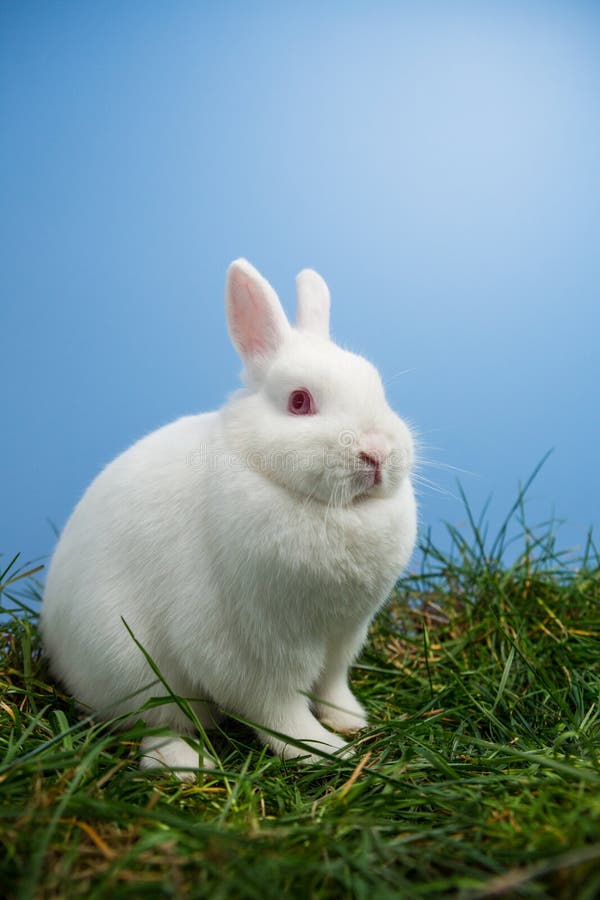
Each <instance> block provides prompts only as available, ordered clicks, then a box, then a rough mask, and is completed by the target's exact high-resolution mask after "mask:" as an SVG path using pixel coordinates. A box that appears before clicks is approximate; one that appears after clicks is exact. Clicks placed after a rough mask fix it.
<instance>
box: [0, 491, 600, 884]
mask: <svg viewBox="0 0 600 900" xmlns="http://www.w3.org/2000/svg"><path fill="white" fill-rule="evenodd" d="M523 507H524V502H523V497H522V495H519V498H518V501H517V503H516V504H515V506H514V508H513V510H512V511H511V515H510V516H509V519H508V520H507V522H506V524H505V526H504V527H503V528H502V529H501V530H500V532H499V534H498V535H497V536H496V537H495V538H494V539H487V538H486V536H485V534H484V529H483V528H482V527H480V526H479V525H478V524H477V523H476V522H475V521H474V520H473V517H472V515H471V513H470V511H469V509H468V507H467V517H468V518H469V520H470V530H469V535H468V537H465V536H464V535H463V532H462V531H459V530H453V529H450V532H451V536H452V539H453V548H452V551H451V553H450V554H443V553H441V552H440V551H439V550H437V549H436V548H435V547H433V546H432V545H431V543H428V544H427V547H426V554H425V563H424V566H423V569H422V572H421V573H420V574H418V575H411V576H410V577H408V578H405V579H404V580H403V581H402V582H401V583H400V584H399V585H398V588H397V591H396V594H395V596H394V598H393V599H392V602H391V604H390V605H389V607H388V608H387V610H386V611H385V612H384V613H383V614H382V615H381V616H379V618H378V620H377V622H376V624H375V625H374V627H373V629H372V633H371V638H370V642H369V645H368V647H367V649H366V651H365V652H364V654H363V656H362V658H361V661H360V664H359V665H357V666H356V667H355V669H354V672H353V683H354V687H355V689H356V691H357V693H358V695H359V696H360V697H361V698H362V699H363V700H364V701H365V703H366V705H367V707H368V709H369V711H370V716H371V721H372V726H371V727H370V729H369V730H368V731H366V732H364V733H362V734H361V735H359V736H358V738H357V739H356V742H355V743H356V755H355V756H354V757H353V758H352V759H350V760H346V761H338V762H334V763H332V764H330V765H328V766H302V765H300V764H298V763H293V764H292V763H283V762H282V761H281V760H279V759H275V758H273V757H272V756H271V755H269V754H268V753H267V752H266V751H265V750H263V749H262V748H261V746H260V745H259V743H258V741H257V739H256V738H255V737H254V735H253V733H252V732H251V731H250V730H249V729H247V728H246V727H244V726H243V725H242V724H240V723H235V722H228V723H227V724H226V727H225V733H223V734H217V735H216V737H215V738H214V742H215V745H216V748H217V750H218V752H219V754H220V759H221V763H222V769H221V770H217V771H212V772H208V773H204V774H203V775H202V776H201V777H200V779H199V781H198V783H197V784H195V785H183V784H181V783H179V782H177V781H175V780H174V779H173V778H171V777H169V776H168V775H166V774H163V775H156V774H154V775H148V774H142V773H141V772H140V771H139V770H138V769H137V765H136V745H137V741H138V736H139V731H136V729H133V730H131V731H129V732H115V731H111V730H110V728H108V727H107V726H106V725H100V724H94V723H91V722H90V721H80V720H79V719H78V717H77V714H76V712H75V709H74V706H73V704H72V702H71V700H70V699H69V698H68V697H66V696H65V695H64V694H63V693H62V692H61V690H60V689H59V688H58V687H57V686H56V685H54V684H53V683H52V681H51V680H50V679H49V677H48V674H47V669H46V665H45V662H44V659H43V657H42V656H41V653H40V646H39V636H38V631H37V613H36V612H35V609H37V606H36V604H35V603H33V602H31V598H35V597H36V596H39V591H40V585H39V583H38V582H37V580H36V579H37V577H38V573H33V574H31V575H28V574H27V572H26V571H25V570H21V571H20V572H19V571H18V569H17V563H16V562H15V563H13V564H12V566H10V567H9V568H8V570H7V571H6V572H5V573H4V574H3V575H2V577H1V578H0V582H1V590H2V593H3V602H4V604H5V608H7V609H8V608H10V609H12V610H13V612H12V614H11V616H10V617H6V616H5V618H4V624H3V625H2V626H0V631H1V639H2V649H1V656H0V659H1V660H2V662H1V665H0V684H1V701H0V716H1V728H0V845H1V847H2V850H1V851H0V885H2V887H3V891H4V894H6V895H8V896H12V897H19V898H28V897H69V898H70V897H79V896H85V897H91V898H94V897H135V898H138V897H169V896H185V897H188V896H189V897H206V896H209V897H215V898H230V897H248V898H260V900H265V898H271V897H273V898H281V897H284V896H289V897H315V898H339V897H353V898H354V897H356V898H368V900H375V898H386V897H390V898H392V897H440V896H458V897H464V898H476V897H496V896H510V897H536V898H544V897H565V898H567V897H568V898H573V897H580V898H590V900H592V898H594V897H596V896H598V895H599V894H600V711H599V700H600V696H599V692H600V652H599V647H600V642H599V638H600V560H599V558H598V554H597V552H596V551H595V548H594V546H593V544H592V543H591V541H590V542H588V545H587V548H586V549H585V551H584V552H583V553H581V554H580V555H579V558H578V559H573V558H572V556H569V555H568V554H561V553H559V552H557V550H556V541H555V536H554V532H553V527H552V526H546V527H543V528H541V529H538V530H536V531H535V532H530V531H529V530H528V529H527V528H526V526H525V525H524V523H523V515H522V513H523ZM515 531H517V532H518V531H520V537H519V538H518V542H517V544H516V545H515V544H513V545H512V555H511V554H510V552H507V549H506V548H507V546H508V541H509V538H510V535H511V534H512V533H513V532H515ZM508 556H510V558H511V559H514V560H515V561H514V562H513V563H512V564H510V565H509V564H508V563H506V562H503V560H505V559H506V558H507V557H508ZM0 568H1V567H0ZM19 576H20V578H19ZM24 598H25V601H24ZM15 601H17V606H16V607H15Z"/></svg>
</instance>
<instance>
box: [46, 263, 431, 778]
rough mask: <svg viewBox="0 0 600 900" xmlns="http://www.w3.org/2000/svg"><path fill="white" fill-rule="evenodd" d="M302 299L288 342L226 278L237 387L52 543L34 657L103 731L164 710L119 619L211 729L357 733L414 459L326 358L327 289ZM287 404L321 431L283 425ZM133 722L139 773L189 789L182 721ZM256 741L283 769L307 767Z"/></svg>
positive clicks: (345, 366)
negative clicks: (139, 728) (311, 410)
mask: <svg viewBox="0 0 600 900" xmlns="http://www.w3.org/2000/svg"><path fill="white" fill-rule="evenodd" d="M297 287H298V327H297V328H292V327H291V326H290V325H289V323H288V321H287V319H286V317H285V314H284V312H283V310H282V308H281V305H280V303H279V300H278V298H277V296H276V294H275V292H274V291H273V289H272V287H271V286H270V285H269V284H268V283H267V282H266V281H265V280H264V279H263V278H262V277H261V276H260V275H259V273H258V272H256V270H255V269H253V268H252V266H251V265H250V264H249V263H247V262H246V261H245V260H237V261H236V262H234V263H232V264H231V266H230V268H229V272H228V277H227V288H226V308H227V321H228V326H229V332H230V335H231V338H232V341H233V343H234V345H235V346H236V348H237V350H238V352H239V353H240V356H241V358H242V360H243V362H244V366H245V374H244V380H245V383H246V388H245V389H242V390H240V391H238V392H237V393H236V394H234V395H233V397H232V398H231V399H230V401H229V402H228V403H227V404H226V405H225V406H224V407H223V408H222V409H220V410H219V411H217V412H211V413H205V414H203V415H196V416H189V417H186V418H182V419H179V420H178V421H176V422H173V423H172V424H170V425H167V426H166V427H164V428H161V429H159V430H158V431H156V432H154V433H153V434H150V435H149V436H148V437H145V438H143V439H142V440H141V441H139V442H138V443H136V444H134V445H133V446H132V447H130V448H129V449H128V450H127V451H126V452H125V453H123V454H122V455H121V456H119V457H118V458H117V459H115V460H114V461H113V462H112V463H111V464H110V465H108V466H107V467H106V468H105V469H104V471H103V472H101V473H100V475H98V477H97V478H96V479H95V481H94V482H93V483H92V484H91V485H90V487H89V488H88V490H87V491H86V493H85V494H84V496H83V498H82V499H81V501H80V502H79V504H78V505H77V507H76V508H75V510H74V512H73V514H72V516H71V518H70V519H69V521H68V523H67V525H66V527H65V529H64V532H63V534H62V536H61V538H60V541H59V543H58V546H57V548H56V551H55V553H54V556H53V559H52V563H51V566H50V570H49V573H48V579H47V584H46V591H45V596H44V603H43V608H42V631H43V638H44V643H45V647H46V650H47V653H48V655H49V657H50V660H51V664H52V667H53V670H54V672H55V674H56V676H57V677H58V678H59V679H60V680H61V681H62V682H63V683H64V684H65V685H66V687H67V688H68V689H69V690H70V691H71V692H72V693H73V694H74V695H75V697H76V698H77V699H78V701H79V702H80V703H82V704H83V705H85V706H87V707H88V708H91V709H92V710H93V711H94V712H95V713H96V714H97V715H98V716H104V717H112V716H115V715H118V714H127V713H130V712H133V711H134V710H135V709H136V708H137V707H138V706H139V705H140V704H141V703H143V702H144V701H145V700H147V699H149V698H150V697H152V696H157V695H161V694H164V693H165V691H164V688H162V686H161V685H160V684H158V685H157V684H154V685H153V686H151V687H148V685H149V684H150V683H151V682H153V681H155V676H154V675H153V673H152V671H151V669H150V667H149V666H148V663H147V662H146V660H145V658H144V655H143V654H142V653H141V651H140V650H139V648H138V647H137V646H136V644H135V643H134V642H133V641H132V638H131V636H130V634H129V632H128V631H127V629H126V628H125V626H124V625H123V621H122V619H125V621H126V622H127V624H128V626H129V628H130V629H131V630H132V631H133V633H134V635H135V637H136V639H137V640H138V641H139V642H140V643H141V644H142V645H143V647H144V648H145V649H146V650H147V652H148V653H149V654H150V655H151V657H152V658H153V659H154V660H155V662H156V663H157V664H158V666H159V667H160V670H161V672H162V674H163V676H164V678H165V679H166V681H167V683H168V684H169V685H170V687H171V689H172V690H173V691H174V692H175V693H177V694H179V695H181V696H184V697H187V698H197V699H195V700H194V701H193V706H194V708H195V711H196V713H197V715H198V718H199V720H200V721H201V722H202V724H203V725H205V726H206V727H210V726H211V724H214V721H215V719H216V718H217V717H218V716H219V714H220V713H222V712H228V711H230V712H233V713H237V714H239V715H241V716H243V717H244V718H246V719H248V720H250V721H252V722H254V723H256V724H257V725H258V726H264V727H265V728H266V729H269V731H276V732H280V733H282V734H283V735H287V736H289V737H290V738H292V739H293V740H295V741H302V742H304V743H305V744H306V745H308V747H313V748H315V749H316V750H321V751H325V752H328V753H331V752H335V751H339V750H342V748H343V747H344V746H345V743H344V741H343V739H342V738H341V737H339V735H338V734H336V733H333V732H332V731H329V730H328V729H327V728H325V727H324V725H328V726H329V727H330V728H332V729H334V731H336V732H352V731H356V730H358V729H360V728H361V727H363V726H364V725H365V724H366V718H365V713H364V710H363V708H362V706H361V705H360V703H359V702H358V701H357V700H356V698H355V697H354V695H353V694H352V693H351V691H350V689H349V687H348V666H349V665H350V664H351V663H352V661H353V660H354V659H355V657H356V655H357V653H358V652H359V650H360V647H361V645H362V644H363V642H364V640H365V636H366V633H367V628H368V626H369V623H370V621H371V619H372V618H373V616H374V615H375V613H376V611H377V610H378V609H379V608H380V607H381V605H382V604H383V603H384V601H385V599H386V597H387V596H388V594H389V592H390V590H391V588H392V587H393V585H394V583H395V581H396V579H397V577H398V575H399V573H400V572H401V570H402V569H403V568H404V566H405V565H406V563H407V561H408V559H409V557H410V554H411V552H412V549H413V545H414V541H415V531H416V515H415V502H414V497H413V491H412V487H411V482H410V471H411V466H412V462H413V442H412V438H411V434H410V431H409V429H408V428H407V426H406V425H405V424H404V422H403V421H402V420H401V419H399V418H398V417H397V416H396V415H395V413H394V412H393V411H392V410H391V409H390V407H389V406H388V404H387V402H386V399H385V396H384V391H383V387H382V384H381V380H380V378H379V376H378V374H377V372H376V370H375V369H374V368H373V366H372V365H371V364H370V363H368V362H367V361H366V360H365V359H363V358H361V357H359V356H356V355H354V354H352V353H349V352H347V351H345V350H342V349H340V348H339V347H338V346H336V345H335V344H333V343H331V342H330V340H329V338H328V316H329V292H328V290H327V287H326V285H325V283H324V281H323V280H322V278H321V277H320V276H319V275H317V274H316V273H315V272H312V271H308V270H307V271H305V272H302V273H301V274H300V275H299V276H298V279H297ZM299 388H302V389H306V390H308V391H310V393H311V394H312V397H313V399H314V404H315V409H316V412H315V414H314V415H301V416H298V415H291V414H290V413H289V412H288V410H287V402H288V397H289V395H290V392H291V391H293V390H296V389H299ZM373 460H375V461H376V463H377V466H378V467H379V470H378V471H379V472H380V475H381V480H380V482H379V483H377V480H376V479H375V476H374V465H375V463H374V462H373ZM307 694H309V695H312V696H313V697H316V698H318V699H317V700H316V701H314V700H313V701H310V700H309V699H308V697H307ZM133 695H135V696H133ZM144 719H145V721H146V723H147V724H148V726H157V725H161V726H167V727H168V729H169V736H167V737H163V738H160V739H157V738H156V737H147V738H145V739H144V741H143V742H142V761H141V765H142V767H145V766H167V767H169V768H171V769H173V770H174V771H177V772H179V774H180V775H181V777H185V773H184V772H183V771H181V770H184V769H187V768H189V767H190V766H196V765H197V764H198V757H197V753H196V751H194V750H193V749H192V748H191V747H190V745H189V744H188V743H187V742H186V741H185V740H184V739H183V738H184V737H185V736H186V735H190V734H192V733H193V726H192V724H191V722H190V721H189V720H188V719H187V718H186V717H185V715H184V714H183V713H182V712H181V711H180V709H179V708H178V707H177V706H176V705H175V704H174V703H168V704H163V705H161V706H158V707H155V708H154V709H149V710H147V711H145V712H144ZM257 730H258V734H259V736H260V737H261V739H262V740H263V741H265V742H266V743H267V744H268V745H269V746H270V747H272V749H273V750H274V751H275V752H277V753H279V754H281V755H282V756H284V757H294V756H298V755H302V754H303V753H304V754H306V753H307V752H308V751H307V750H302V749H300V748H298V747H297V746H295V745H293V744H291V743H287V742H286V741H285V740H284V739H280V738H278V737H274V736H273V735H271V734H269V733H268V732H266V731H261V730H260V727H259V728H258V729H257ZM308 758H309V759H311V758H313V757H311V756H309V757H308ZM314 758H315V759H318V758H321V757H319V756H318V755H317V754H314ZM210 762H211V761H210V759H209V758H205V760H204V764H205V765H210Z"/></svg>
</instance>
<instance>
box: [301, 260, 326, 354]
mask: <svg viewBox="0 0 600 900" xmlns="http://www.w3.org/2000/svg"><path fill="white" fill-rule="evenodd" d="M296 292H297V294H298V304H297V312H296V327H297V328H298V329H299V330H300V331H308V332H310V333H311V334H318V335H319V336H320V337H324V338H328V337H329V288H328V287H327V285H326V284H325V281H324V280H323V279H322V278H321V276H320V275H319V273H318V272H315V271H314V270H313V269H303V270H302V272H300V274H299V275H297V276H296Z"/></svg>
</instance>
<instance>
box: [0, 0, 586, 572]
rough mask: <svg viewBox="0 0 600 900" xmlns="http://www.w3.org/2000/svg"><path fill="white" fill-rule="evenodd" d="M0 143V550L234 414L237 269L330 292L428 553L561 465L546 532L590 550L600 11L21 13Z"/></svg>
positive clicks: (3, 98)
mask: <svg viewBox="0 0 600 900" xmlns="http://www.w3.org/2000/svg"><path fill="white" fill-rule="evenodd" d="M0 121H1V123H2V126H1V135H0V190H1V196H0V229H1V234H0V254H1V257H2V264H1V267H0V271H1V279H2V281H1V313H0V327H1V335H2V348H1V351H0V367H1V373H0V374H1V402H2V406H1V419H0V422H1V426H0V427H1V429H2V440H1V444H0V446H1V453H2V459H1V462H2V467H1V473H2V474H1V479H2V492H1V499H0V504H1V506H0V509H1V518H0V550H1V551H2V552H3V553H5V554H7V555H9V554H12V553H14V552H16V551H21V552H22V553H23V557H24V558H26V559H30V558H34V557H38V556H43V555H45V554H48V553H49V552H50V551H51V549H52V546H53V544H54V535H53V532H52V529H51V527H50V525H49V523H48V520H51V521H52V522H54V523H55V524H56V526H57V527H59V528H60V527H62V526H63V525H64V523H65V521H66V518H67V516H68V514H69V512H70V510H71V508H72V507H73V505H74V503H75V502H76V500H77V499H78V498H79V496H80V495H81V493H82V492H83V490H84V489H85V487H86V486H87V484H88V483H89V481H90V480H91V479H92V478H93V476H94V475H95V474H96V473H97V472H98V470H99V469H100V468H101V467H102V466H103V465H104V464H105V463H106V462H108V461H109V460H110V459H111V458H112V457H113V456H114V455H115V454H116V453H118V452H119V451H120V450H122V449H124V448H125V447H126V446H127V445H128V444H130V443H131V442H133V441H134V440H135V439H136V438H138V437H140V436H141V435H143V434H144V433H147V432H148V431H150V430H152V429H154V428H156V427H157V426H159V425H162V424H163V423H165V422H167V421H170V420H172V419H174V418H176V417H177V416H179V415H182V414H184V413H189V412H194V411H202V410H206V409H211V408H214V407H217V406H219V405H220V404H221V403H222V401H223V399H224V398H225V397H226V395H227V394H228V393H229V392H230V391H232V390H233V389H234V388H235V387H236V385H237V380H238V372H239V368H240V366H239V363H238V361H237V357H236V355H235V353H234V351H233V349H232V348H231V346H230V345H229V342H228V338H227V334H226V328H225V322H224V314H223V284H224V275H225V270H226V267H227V265H228V263H229V262H230V261H231V260H232V259H233V258H235V257H237V256H245V257H247V258H248V259H250V260H251V261H252V262H253V263H254V264H255V265H256V266H257V267H258V268H259V269H260V270H261V271H262V272H263V273H264V274H265V275H266V276H267V277H268V278H269V279H270V280H271V282H272V283H273V285H274V286H275V287H276V289H277V290H278V291H279V293H280V296H281V297H282V300H283V303H284V305H285V307H286V309H287V310H288V312H290V313H291V312H292V310H293V278H294V276H295V274H296V272H297V271H298V270H300V269H301V268H303V267H305V266H312V267H314V268H317V269H318V270H319V271H320V272H321V273H322V274H323V275H324V276H325V277H326V279H327V280H328V282H329V284H330V287H331V292H332V302H333V307H332V318H333V333H334V336H335V337H336V338H337V339H338V340H339V341H340V342H341V343H343V344H344V345H346V346H348V347H350V348H352V349H354V350H357V351H359V352H362V353H364V354H365V355H366V356H368V357H369V358H371V359H372V360H373V361H374V362H375V363H376V364H377V365H378V367H379V368H380V370H381V372H382V374H383V377H384V379H385V380H386V381H387V382H388V384H387V391H388V395H389V398H390V401H391V403H392V404H393V406H394V407H395V408H396V409H397V410H398V411H399V412H400V413H401V414H403V415H404V416H406V417H407V418H408V419H409V420H410V421H411V422H413V423H414V424H415V425H416V426H417V427H418V429H419V431H420V433H421V435H422V439H423V441H424V443H425V445H426V449H425V451H424V455H425V456H426V457H427V458H428V459H430V460H433V461H434V463H436V465H437V464H441V465H442V466H443V467H442V468H437V467H430V466H425V467H424V468H423V474H425V475H426V476H427V477H428V478H430V479H432V480H433V481H434V482H435V484H436V485H437V486H438V488H439V489H440V490H441V491H442V492H443V493H437V492H435V491H433V490H428V489H424V490H423V491H422V492H421V510H422V513H421V514H422V521H423V523H424V524H425V525H428V526H432V527H433V529H434V533H438V534H439V535H440V536H441V534H442V531H441V526H440V523H441V521H442V520H448V521H450V522H452V523H454V524H459V523H461V522H463V521H464V518H465V517H464V513H463V510H462V507H461V504H460V502H459V500H458V499H457V497H456V490H455V485H454V480H455V474H456V473H454V472H453V471H452V470H450V469H446V468H444V467H445V466H457V467H459V468H461V469H464V470H466V471H467V474H463V475H462V476H461V478H462V481H463V484H464V487H465V489H466V491H467V493H468V494H469V496H470V497H471V498H472V499H473V502H474V506H475V508H476V509H477V508H479V507H480V506H481V504H482V503H483V501H484V500H485V498H486V497H487V496H488V495H489V494H490V493H493V495H494V504H493V507H492V514H491V515H492V519H493V520H495V518H496V517H497V516H499V515H500V513H501V512H502V511H503V510H504V509H505V508H506V507H507V506H508V505H510V502H511V501H512V500H513V498H514V496H515V491H516V487H517V483H518V481H519V480H523V479H524V478H525V477H526V476H527V475H528V473H529V472H530V471H531V469H532V468H533V467H534V466H535V464H536V463H537V462H538V461H539V460H540V458H541V457H542V456H543V454H544V453H545V452H546V451H547V450H548V449H550V448H554V454H553V455H552V457H551V458H550V459H549V461H548V462H547V464H546V465H545V467H544V469H543V471H542V473H541V475H540V476H539V479H538V480H537V481H536V483H535V486H534V488H532V491H531V501H530V505H531V517H532V521H536V520H540V519H543V518H545V517H548V516H549V515H550V514H551V513H552V512H555V513H556V515H558V516H559V517H564V518H565V519H566V520H567V524H566V526H565V527H564V529H563V538H562V543H563V544H574V543H582V542H583V541H584V538H585V534H586V530H587V527H588V526H589V525H591V524H594V522H596V523H597V521H598V509H599V501H600V483H599V479H598V443H599V439H600V427H599V423H598V372H599V363H598V344H599V330H600V329H599V325H600V314H599V300H600V297H599V292H600V289H599V284H600V253H599V247H600V241H599V237H600V163H599V160H600V4H598V3H594V2H589V3H584V2H569V3H566V2H539V3H533V2H529V3H528V2H522V3H510V2H502V3H500V2H498V3H494V2H488V3H475V2H474V3H461V2H456V3H442V2H418V3H417V2H414V3H402V2H398V0H396V2H377V0H374V2H373V0H372V2H360V3H358V2H348V0H346V2H328V3H321V2H319V3H317V2H303V3H291V2H290V3H287V2H277V3H266V2H263V3H261V2H244V3H242V2H224V3H217V2H153V0H145V2H99V3H78V2H52V3H47V2H40V3H33V2H28V0H19V2H4V3H2V4H1V5H0ZM401 373H404V374H401ZM461 527H462V526H461Z"/></svg>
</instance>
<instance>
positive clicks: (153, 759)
mask: <svg viewBox="0 0 600 900" xmlns="http://www.w3.org/2000/svg"><path fill="white" fill-rule="evenodd" d="M140 749H141V752H142V755H141V759H140V769H170V770H171V771H172V772H173V774H174V775H175V776H176V777H177V778H179V780H180V781H195V780H196V771H195V770H197V769H198V766H199V758H198V751H197V750H194V749H193V748H192V747H190V745H189V744H188V743H187V742H186V741H184V740H183V739H182V738H180V737H176V736H175V735H173V736H169V735H156V736H153V737H145V738H143V739H142V743H141V747H140ZM202 764H203V766H204V768H209V769H212V768H213V767H214V763H213V762H212V760H211V759H209V758H208V757H206V756H205V757H204V760H203V763H202Z"/></svg>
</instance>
